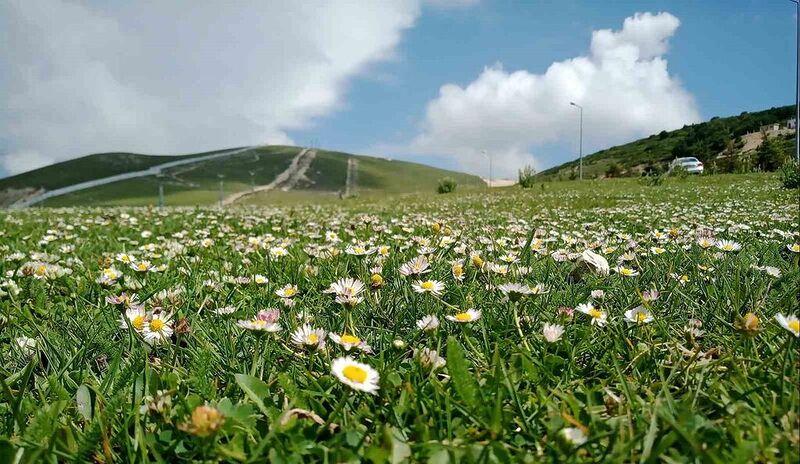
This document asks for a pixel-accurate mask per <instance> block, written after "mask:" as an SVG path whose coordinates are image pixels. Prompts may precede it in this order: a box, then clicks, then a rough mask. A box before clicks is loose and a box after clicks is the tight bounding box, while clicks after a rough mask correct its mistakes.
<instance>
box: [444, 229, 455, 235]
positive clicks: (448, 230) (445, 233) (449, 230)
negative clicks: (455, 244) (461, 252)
mask: <svg viewBox="0 0 800 464" xmlns="http://www.w3.org/2000/svg"><path fill="white" fill-rule="evenodd" d="M442 234H444V235H452V234H453V229H451V228H449V227H445V228H444V230H443V231H442Z"/></svg>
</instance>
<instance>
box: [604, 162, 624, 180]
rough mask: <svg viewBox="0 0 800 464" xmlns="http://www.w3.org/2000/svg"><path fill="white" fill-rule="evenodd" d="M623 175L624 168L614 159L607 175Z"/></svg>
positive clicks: (607, 169) (607, 170)
mask: <svg viewBox="0 0 800 464" xmlns="http://www.w3.org/2000/svg"><path fill="white" fill-rule="evenodd" d="M621 175H622V168H621V167H620V165H619V164H618V163H616V162H614V161H612V162H611V164H609V165H608V167H607V168H606V177H619V176H621Z"/></svg>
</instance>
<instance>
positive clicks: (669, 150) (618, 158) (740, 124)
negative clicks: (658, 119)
mask: <svg viewBox="0 0 800 464" xmlns="http://www.w3.org/2000/svg"><path fill="white" fill-rule="evenodd" d="M794 112H795V109H794V105H789V106H782V107H777V108H771V109H768V110H764V111H758V112H754V113H748V112H744V113H741V114H740V115H738V116H731V117H725V118H720V117H715V118H711V120H709V121H706V122H702V123H698V124H692V125H687V126H683V127H682V128H680V129H677V130H674V131H671V132H666V131H662V132H660V133H659V134H653V135H651V136H649V137H647V138H643V139H639V140H636V141H635V142H631V143H627V144H624V145H619V146H616V147H611V148H608V149H605V150H600V151H598V152H596V153H593V154H591V155H588V156H584V157H583V172H584V177H589V178H593V177H603V176H604V175H605V172H606V170H607V169H608V168H609V166H611V165H612V164H616V165H618V166H619V168H620V169H621V171H622V173H623V174H628V175H636V174H638V173H639V172H640V171H641V170H643V169H646V168H647V167H648V166H651V165H657V164H659V163H661V164H663V163H667V162H669V161H670V160H672V159H673V158H676V157H681V156H694V157H697V158H698V159H700V161H703V162H704V163H706V164H708V163H710V162H712V161H714V160H715V159H716V158H717V156H718V155H719V154H720V153H721V152H723V151H724V150H726V149H728V150H731V151H732V152H734V153H736V152H739V151H741V149H742V148H743V146H744V144H745V141H744V140H742V137H743V136H745V135H746V134H748V133H754V132H758V131H759V129H760V128H761V127H762V126H764V125H767V124H775V123H785V122H786V121H787V120H788V119H791V118H793V117H794V114H795V113H794ZM781 137H783V136H781ZM781 137H778V138H779V139H780V138H781ZM783 138H785V137H783ZM780 141H781V143H782V142H783V141H782V140H780ZM577 169H578V160H577V159H575V160H573V161H569V162H567V163H564V164H561V165H559V166H555V167H552V168H550V169H546V170H544V171H542V172H540V173H539V174H538V176H539V177H541V178H543V179H544V180H547V179H558V178H562V179H567V178H570V177H572V176H574V175H577Z"/></svg>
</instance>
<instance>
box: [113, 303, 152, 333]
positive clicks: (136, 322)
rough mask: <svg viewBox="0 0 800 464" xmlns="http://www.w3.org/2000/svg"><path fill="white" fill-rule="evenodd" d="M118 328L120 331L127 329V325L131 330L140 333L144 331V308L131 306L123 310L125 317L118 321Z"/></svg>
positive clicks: (145, 316) (145, 315)
mask: <svg viewBox="0 0 800 464" xmlns="http://www.w3.org/2000/svg"><path fill="white" fill-rule="evenodd" d="M119 322H120V323H119V326H120V328H122V329H127V328H128V324H130V327H133V330H135V331H137V332H139V333H141V332H142V331H143V330H144V326H145V323H146V322H147V313H146V312H145V310H144V306H141V305H133V306H130V307H128V308H127V309H126V310H125V315H123V316H122V318H121V319H120V321H119Z"/></svg>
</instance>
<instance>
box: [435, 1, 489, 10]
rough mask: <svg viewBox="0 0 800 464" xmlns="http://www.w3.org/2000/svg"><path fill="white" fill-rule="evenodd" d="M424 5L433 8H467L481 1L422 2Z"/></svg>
mask: <svg viewBox="0 0 800 464" xmlns="http://www.w3.org/2000/svg"><path fill="white" fill-rule="evenodd" d="M423 1H424V3H425V4H426V5H429V6H432V7H434V8H442V9H445V8H468V7H471V6H475V5H477V4H478V3H480V1H481V0H423Z"/></svg>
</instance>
